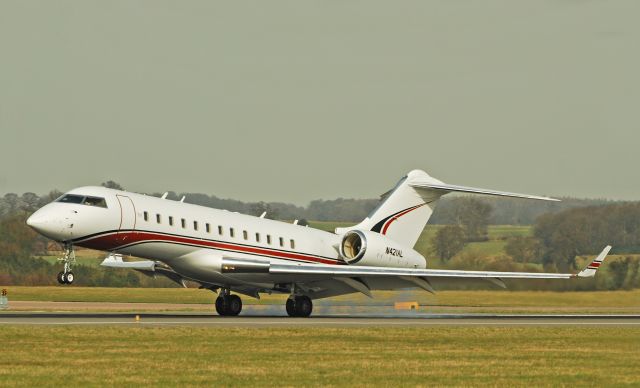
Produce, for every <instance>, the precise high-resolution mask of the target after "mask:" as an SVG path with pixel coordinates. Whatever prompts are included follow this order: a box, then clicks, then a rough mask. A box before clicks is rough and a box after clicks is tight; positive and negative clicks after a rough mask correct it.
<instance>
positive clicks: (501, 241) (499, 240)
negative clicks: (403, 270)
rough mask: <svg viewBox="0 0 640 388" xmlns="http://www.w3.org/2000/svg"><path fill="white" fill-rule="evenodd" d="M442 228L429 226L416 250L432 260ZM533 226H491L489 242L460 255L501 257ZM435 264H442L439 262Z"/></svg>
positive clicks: (322, 225) (329, 225)
mask: <svg viewBox="0 0 640 388" xmlns="http://www.w3.org/2000/svg"><path fill="white" fill-rule="evenodd" d="M351 225H353V223H350V222H320V221H311V222H309V226H311V227H313V228H317V229H322V230H326V231H331V232H333V231H334V230H335V228H337V227H347V226H351ZM441 227H442V226H440V225H427V226H426V228H425V229H424V230H423V231H422V234H421V235H420V239H419V240H418V242H417V243H416V246H415V249H416V250H417V251H418V252H420V253H421V254H423V255H424V256H425V257H427V258H432V256H433V254H432V253H431V252H432V249H431V240H432V239H433V237H434V236H435V234H436V233H437V232H438V229H440V228H441ZM531 232H532V228H531V226H517V225H490V226H489V240H488V241H484V242H475V243H469V244H467V246H466V247H465V248H464V249H463V250H462V252H461V253H460V254H464V253H467V252H477V253H479V254H483V255H499V254H501V253H504V246H505V245H506V244H507V240H508V239H509V237H516V236H529V235H531ZM433 264H435V265H438V264H440V263H439V262H438V261H435V262H433Z"/></svg>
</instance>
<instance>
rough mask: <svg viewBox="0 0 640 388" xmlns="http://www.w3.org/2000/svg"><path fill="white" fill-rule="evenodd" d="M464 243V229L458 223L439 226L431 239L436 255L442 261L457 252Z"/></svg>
mask: <svg viewBox="0 0 640 388" xmlns="http://www.w3.org/2000/svg"><path fill="white" fill-rule="evenodd" d="M465 243H466V236H465V234H464V229H462V227H460V226H459V225H448V226H445V227H443V228H440V230H438V232H437V233H436V235H435V237H434V238H433V240H432V244H433V249H434V250H435V253H436V255H437V256H438V257H439V258H441V259H442V260H444V261H447V260H449V259H451V258H452V257H453V256H455V255H456V254H457V253H459V252H460V251H461V250H462V248H464V245H465Z"/></svg>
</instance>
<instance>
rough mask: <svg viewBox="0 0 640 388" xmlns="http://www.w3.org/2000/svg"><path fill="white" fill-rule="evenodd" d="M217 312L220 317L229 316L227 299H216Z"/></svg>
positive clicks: (220, 297)
mask: <svg viewBox="0 0 640 388" xmlns="http://www.w3.org/2000/svg"><path fill="white" fill-rule="evenodd" d="M216 312H217V313H218V315H221V316H225V315H227V298H225V297H222V296H219V297H217V298H216Z"/></svg>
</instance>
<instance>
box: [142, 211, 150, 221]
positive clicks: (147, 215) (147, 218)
mask: <svg viewBox="0 0 640 388" xmlns="http://www.w3.org/2000/svg"><path fill="white" fill-rule="evenodd" d="M142 216H143V217H144V220H145V221H149V213H147V212H144V213H142Z"/></svg>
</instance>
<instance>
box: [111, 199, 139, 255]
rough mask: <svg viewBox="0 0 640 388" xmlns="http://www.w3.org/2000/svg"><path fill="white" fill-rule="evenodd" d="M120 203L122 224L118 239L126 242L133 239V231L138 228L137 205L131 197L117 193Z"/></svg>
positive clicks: (122, 242)
mask: <svg viewBox="0 0 640 388" xmlns="http://www.w3.org/2000/svg"><path fill="white" fill-rule="evenodd" d="M116 198H117V199H118V203H119V204H120V226H119V227H118V234H117V241H118V243H119V244H126V243H127V242H129V241H132V240H133V238H132V236H131V234H132V232H133V231H134V230H135V228H136V207H135V206H134V205H133V201H132V200H131V198H129V197H127V196H125V195H116Z"/></svg>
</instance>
